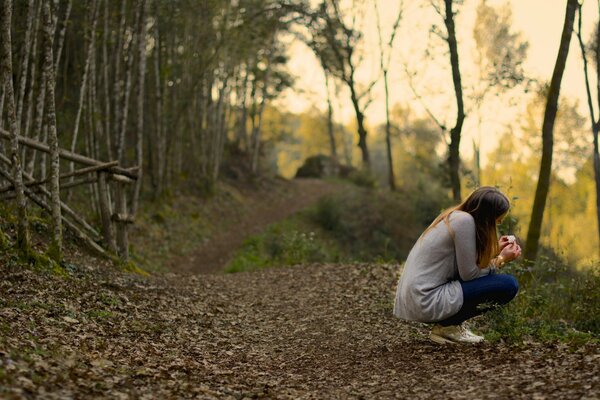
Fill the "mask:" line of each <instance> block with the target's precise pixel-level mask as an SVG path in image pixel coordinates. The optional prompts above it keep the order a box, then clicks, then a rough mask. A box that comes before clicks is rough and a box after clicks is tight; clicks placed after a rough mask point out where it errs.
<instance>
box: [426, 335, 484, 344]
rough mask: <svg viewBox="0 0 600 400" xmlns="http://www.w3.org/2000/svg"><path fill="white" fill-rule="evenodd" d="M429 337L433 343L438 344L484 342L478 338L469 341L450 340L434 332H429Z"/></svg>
mask: <svg viewBox="0 0 600 400" xmlns="http://www.w3.org/2000/svg"><path fill="white" fill-rule="evenodd" d="M429 339H431V340H432V341H434V342H435V343H438V344H466V345H469V344H478V343H483V342H484V340H479V341H476V342H469V341H466V340H465V341H457V340H450V339H447V338H445V337H443V336H439V335H436V334H430V335H429Z"/></svg>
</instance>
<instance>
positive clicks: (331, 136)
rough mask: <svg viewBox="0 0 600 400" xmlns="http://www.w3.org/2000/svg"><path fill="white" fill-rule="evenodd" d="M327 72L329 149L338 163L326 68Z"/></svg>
mask: <svg viewBox="0 0 600 400" xmlns="http://www.w3.org/2000/svg"><path fill="white" fill-rule="evenodd" d="M323 72H324V73H325V90H327V135H328V136H329V149H330V150H331V158H332V159H333V160H334V162H336V163H337V158H338V156H337V147H336V145H335V132H334V130H333V105H332V104H331V91H330V88H329V74H328V73H327V70H326V69H323Z"/></svg>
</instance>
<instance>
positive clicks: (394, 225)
mask: <svg viewBox="0 0 600 400" xmlns="http://www.w3.org/2000/svg"><path fill="white" fill-rule="evenodd" d="M429 200H430V201H431V202H432V203H435V205H433V206H432V204H429V203H428V202H425V201H423V198H422V197H420V196H415V197H410V196H407V195H401V194H397V193H391V192H388V191H384V190H369V189H364V188H356V189H354V190H347V191H345V192H343V193H341V194H339V195H337V196H332V197H326V198H324V199H322V200H321V201H319V203H318V204H317V207H316V208H315V210H314V211H313V214H312V219H313V220H314V221H315V222H316V223H317V224H319V226H320V227H321V228H322V229H324V230H326V231H328V232H330V234H331V235H332V237H334V238H335V239H336V240H337V241H338V243H339V244H340V247H341V248H342V249H343V250H344V255H345V257H344V258H349V259H353V260H361V261H376V260H388V261H390V260H402V259H404V258H405V257H406V256H407V255H408V252H409V250H410V248H411V247H412V245H413V244H414V242H415V241H416V240H417V238H418V237H419V235H420V233H421V232H422V231H423V230H424V229H425V227H426V226H427V225H428V224H429V223H430V222H431V221H432V220H433V218H434V217H435V216H436V215H437V214H438V212H439V210H440V209H441V208H442V204H443V201H444V200H445V199H444V198H438V199H435V198H434V199H429Z"/></svg>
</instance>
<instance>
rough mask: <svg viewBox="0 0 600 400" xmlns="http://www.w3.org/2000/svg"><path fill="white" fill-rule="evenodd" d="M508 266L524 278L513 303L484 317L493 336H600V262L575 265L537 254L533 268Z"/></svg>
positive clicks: (516, 339)
mask: <svg viewBox="0 0 600 400" xmlns="http://www.w3.org/2000/svg"><path fill="white" fill-rule="evenodd" d="M507 272H508V273H513V274H515V275H516V276H517V277H518V279H519V281H520V282H526V283H525V285H524V286H523V287H521V289H520V291H519V294H518V295H517V297H516V298H515V299H514V300H513V301H512V302H511V303H509V304H508V305H507V306H506V307H501V308H498V309H497V310H494V311H492V312H491V313H488V314H487V315H486V316H485V317H484V318H483V321H481V322H480V323H482V324H484V325H487V326H488V329H489V330H488V332H489V333H488V337H489V338H490V339H494V340H505V341H508V342H510V343H521V342H523V341H527V340H537V341H551V342H552V341H565V342H569V343H573V344H580V343H586V342H589V341H596V342H600V306H599V305H600V268H599V266H598V265H596V266H595V267H594V268H590V269H588V270H584V271H577V270H575V269H573V267H571V266H569V265H567V264H565V263H564V262H562V261H560V260H559V259H556V258H547V257H539V260H538V261H537V263H536V264H535V265H534V266H533V268H526V267H524V266H523V265H522V264H515V265H512V266H509V267H507Z"/></svg>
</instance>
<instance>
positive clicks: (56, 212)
mask: <svg viewBox="0 0 600 400" xmlns="http://www.w3.org/2000/svg"><path fill="white" fill-rule="evenodd" d="M43 1H44V4H43V20H44V23H43V28H44V40H43V43H44V46H43V47H44V69H43V73H44V76H45V78H44V80H45V82H46V83H47V84H46V85H45V90H46V107H45V121H46V126H47V127H48V145H49V147H50V194H51V199H50V200H51V201H50V204H51V208H52V243H51V246H50V251H49V253H50V256H51V257H52V258H53V259H54V260H55V261H56V262H60V261H61V260H62V216H61V204H60V183H59V176H60V158H59V155H58V136H57V132H56V111H55V104H54V86H55V82H56V79H55V73H54V56H53V54H52V48H53V44H54V29H53V24H52V17H51V11H50V0H43Z"/></svg>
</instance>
